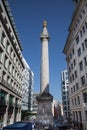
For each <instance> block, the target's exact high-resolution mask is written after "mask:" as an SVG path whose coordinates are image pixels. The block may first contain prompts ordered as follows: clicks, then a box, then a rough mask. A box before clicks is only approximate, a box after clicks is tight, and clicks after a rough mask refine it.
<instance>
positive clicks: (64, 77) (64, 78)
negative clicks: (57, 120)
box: [61, 70, 70, 119]
mask: <svg viewBox="0 0 87 130" xmlns="http://www.w3.org/2000/svg"><path fill="white" fill-rule="evenodd" d="M68 88H69V81H68V72H67V70H64V71H62V72H61V89H62V105H63V116H64V118H65V119H68V118H69V117H70V104H69V89H68Z"/></svg>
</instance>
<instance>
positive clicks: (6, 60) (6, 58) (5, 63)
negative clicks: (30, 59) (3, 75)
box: [4, 55, 8, 69]
mask: <svg viewBox="0 0 87 130" xmlns="http://www.w3.org/2000/svg"><path fill="white" fill-rule="evenodd" d="M4 67H5V68H6V69H8V57H7V56H6V55H5V59H4Z"/></svg>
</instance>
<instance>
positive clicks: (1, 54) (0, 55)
mask: <svg viewBox="0 0 87 130" xmlns="http://www.w3.org/2000/svg"><path fill="white" fill-rule="evenodd" d="M2 60H3V50H2V48H1V47H0V62H1V63H2Z"/></svg>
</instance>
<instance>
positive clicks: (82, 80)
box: [81, 76, 85, 85]
mask: <svg viewBox="0 0 87 130" xmlns="http://www.w3.org/2000/svg"><path fill="white" fill-rule="evenodd" d="M81 84H82V85H84V84H85V76H82V77H81Z"/></svg>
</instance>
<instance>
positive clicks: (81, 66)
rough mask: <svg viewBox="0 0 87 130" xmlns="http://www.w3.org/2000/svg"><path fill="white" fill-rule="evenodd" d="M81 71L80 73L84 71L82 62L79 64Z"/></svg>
mask: <svg viewBox="0 0 87 130" xmlns="http://www.w3.org/2000/svg"><path fill="white" fill-rule="evenodd" d="M79 69H80V71H82V70H83V62H82V61H81V62H80V63H79Z"/></svg>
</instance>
